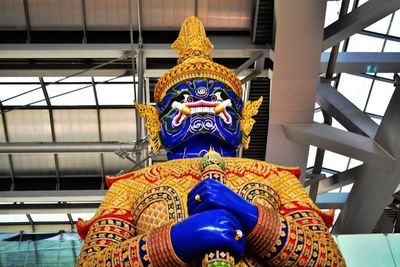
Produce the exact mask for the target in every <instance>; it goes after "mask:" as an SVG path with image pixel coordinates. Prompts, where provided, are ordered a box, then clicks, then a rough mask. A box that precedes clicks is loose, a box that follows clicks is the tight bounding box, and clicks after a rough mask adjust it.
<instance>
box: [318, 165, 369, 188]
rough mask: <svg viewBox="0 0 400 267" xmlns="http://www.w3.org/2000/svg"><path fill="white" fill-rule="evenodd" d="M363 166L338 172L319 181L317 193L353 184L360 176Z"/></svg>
mask: <svg viewBox="0 0 400 267" xmlns="http://www.w3.org/2000/svg"><path fill="white" fill-rule="evenodd" d="M362 168H363V165H361V166H357V167H354V168H351V169H348V170H346V171H344V172H339V173H337V174H334V175H332V176H330V177H327V178H325V179H321V180H319V185H318V193H319V194H322V193H327V192H329V191H331V190H334V189H337V188H339V187H342V186H345V185H348V184H351V183H353V182H354V181H355V180H356V178H357V177H359V176H360V171H361V169H362Z"/></svg>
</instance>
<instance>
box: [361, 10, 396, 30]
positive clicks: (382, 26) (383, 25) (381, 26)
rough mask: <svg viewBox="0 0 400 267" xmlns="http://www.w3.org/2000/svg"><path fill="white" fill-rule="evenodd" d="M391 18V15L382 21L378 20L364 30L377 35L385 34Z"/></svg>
mask: <svg viewBox="0 0 400 267" xmlns="http://www.w3.org/2000/svg"><path fill="white" fill-rule="evenodd" d="M391 18H392V14H390V15H387V16H386V17H384V18H383V19H381V20H378V21H377V22H375V23H374V24H372V25H370V26H368V27H367V28H365V30H367V31H371V32H377V33H383V34H386V33H387V30H388V28H389V24H390V19H391Z"/></svg>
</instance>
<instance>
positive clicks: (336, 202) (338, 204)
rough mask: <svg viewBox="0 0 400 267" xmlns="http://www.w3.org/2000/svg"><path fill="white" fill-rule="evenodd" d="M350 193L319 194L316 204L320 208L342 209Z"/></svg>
mask: <svg viewBox="0 0 400 267" xmlns="http://www.w3.org/2000/svg"><path fill="white" fill-rule="evenodd" d="M348 195H349V193H325V194H322V195H319V196H317V200H316V202H315V204H317V206H318V207H319V208H320V209H341V208H342V207H343V204H344V203H345V202H346V199H347V197H348Z"/></svg>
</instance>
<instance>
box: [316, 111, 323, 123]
mask: <svg viewBox="0 0 400 267" xmlns="http://www.w3.org/2000/svg"><path fill="white" fill-rule="evenodd" d="M314 121H315V122H319V123H324V116H323V115H322V111H317V112H314Z"/></svg>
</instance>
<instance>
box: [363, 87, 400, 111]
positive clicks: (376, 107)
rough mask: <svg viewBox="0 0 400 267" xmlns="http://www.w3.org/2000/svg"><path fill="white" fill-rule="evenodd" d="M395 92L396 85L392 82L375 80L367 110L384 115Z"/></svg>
mask: <svg viewBox="0 0 400 267" xmlns="http://www.w3.org/2000/svg"><path fill="white" fill-rule="evenodd" d="M393 92H394V86H393V85H392V84H390V83H385V82H381V81H375V83H374V86H373V88H372V92H371V96H370V98H369V101H368V106H367V109H366V111H367V112H368V113H372V114H377V115H381V116H383V115H384V114H385V111H386V108H387V106H388V104H389V101H390V99H391V98H392V95H393Z"/></svg>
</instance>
